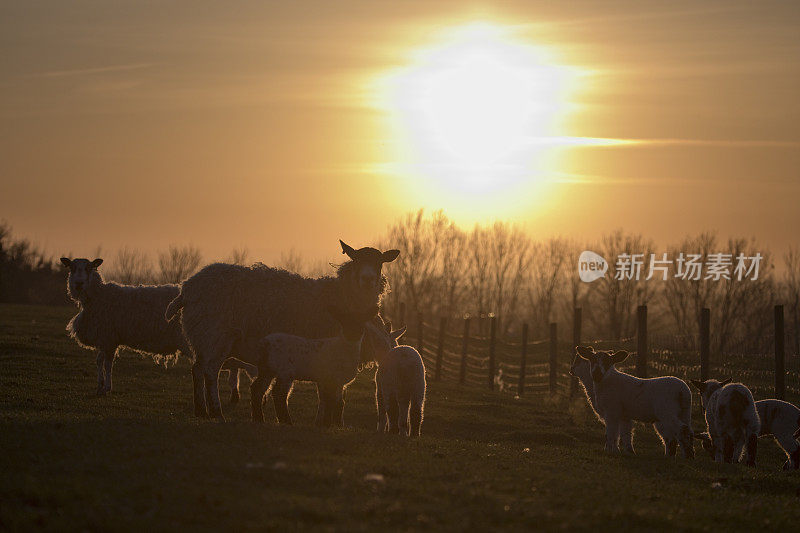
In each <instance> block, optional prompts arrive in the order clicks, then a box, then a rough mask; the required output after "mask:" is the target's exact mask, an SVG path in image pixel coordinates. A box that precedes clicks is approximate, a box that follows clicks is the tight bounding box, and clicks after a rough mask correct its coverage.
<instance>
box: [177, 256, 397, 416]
mask: <svg viewBox="0 0 800 533" xmlns="http://www.w3.org/2000/svg"><path fill="white" fill-rule="evenodd" d="M339 242H340V244H341V245H342V253H344V254H347V256H348V257H349V258H350V260H349V261H347V262H345V263H343V264H342V265H340V266H339V267H338V269H337V273H336V276H335V277H330V276H327V277H322V278H317V279H310V278H306V277H303V276H301V275H299V274H295V273H292V272H287V271H286V270H281V269H276V268H271V267H267V266H265V265H263V264H260V263H257V264H255V265H253V266H251V267H244V266H239V265H229V264H223V263H216V264H212V265H209V266H206V267H205V268H203V269H201V270H200V271H199V272H198V273H197V274H195V275H194V276H192V277H190V278H189V279H187V280H185V281H184V282H183V284H182V285H181V288H180V294H179V295H178V296H177V297H176V298H175V299H174V300H173V301H172V303H170V305H169V306H168V307H167V311H166V314H165V316H166V318H167V320H174V319H175V318H176V317H177V316H178V315H180V316H181V324H182V327H183V332H184V336H185V337H186V339H187V340H188V342H189V345H190V346H191V348H192V350H193V351H194V354H195V358H196V359H195V364H194V366H193V367H192V377H193V378H194V406H195V415H196V416H199V417H208V415H209V408H210V412H211V415H212V416H213V417H215V418H217V419H219V420H224V417H223V414H222V409H221V406H220V403H219V392H218V388H217V374H218V371H219V368H220V365H222V362H223V361H224V360H225V359H227V358H228V357H231V356H233V355H235V357H236V358H237V359H240V360H243V361H246V362H248V363H257V362H258V358H259V350H258V347H259V342H260V341H261V339H263V338H264V337H265V336H266V335H268V334H270V333H286V334H290V335H297V336H300V337H306V338H312V339H313V338H325V337H332V336H335V335H337V334H338V324H337V323H336V321H335V320H334V319H333V317H331V316H330V315H329V314H328V313H326V312H325V309H326V307H328V306H336V307H338V308H340V309H341V310H342V311H344V312H349V313H363V312H366V311H369V310H371V309H372V308H373V307H375V306H376V305H377V306H380V302H381V298H382V297H383V295H384V294H385V292H386V290H387V281H386V278H385V277H384V276H383V275H382V274H381V267H382V266H383V264H384V263H389V262H391V261H394V260H395V259H396V258H397V256H398V255H400V251H399V250H388V251H386V252H381V251H379V250H376V249H375V248H369V247H367V248H361V249H359V250H355V249H353V248H351V247H350V246H348V245H347V244H345V243H344V242H342V241H339ZM206 396H207V397H208V398H209V402H208V403H209V404H210V405H207V402H206ZM340 407H343V404H342V405H341V406H340Z"/></svg>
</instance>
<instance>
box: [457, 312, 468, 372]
mask: <svg viewBox="0 0 800 533" xmlns="http://www.w3.org/2000/svg"><path fill="white" fill-rule="evenodd" d="M467 348H469V317H468V316H467V317H464V344H462V345H461V368H460V369H459V373H458V383H459V384H462V385H463V384H464V381H465V380H466V379H467Z"/></svg>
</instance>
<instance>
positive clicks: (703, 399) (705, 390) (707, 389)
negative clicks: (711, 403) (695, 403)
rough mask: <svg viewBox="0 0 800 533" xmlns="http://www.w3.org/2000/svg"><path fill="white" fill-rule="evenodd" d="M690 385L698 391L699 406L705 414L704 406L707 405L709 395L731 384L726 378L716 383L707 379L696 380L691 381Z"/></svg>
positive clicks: (729, 379) (714, 380)
mask: <svg viewBox="0 0 800 533" xmlns="http://www.w3.org/2000/svg"><path fill="white" fill-rule="evenodd" d="M691 382H692V385H693V386H694V387H695V388H696V389H697V390H698V391H700V404H701V405H702V406H703V412H704V413H705V412H706V405H707V404H708V400H709V398H711V395H712V394H714V393H715V392H717V391H718V390H719V389H721V388H722V387H724V386H725V385H727V384H728V383H730V382H731V378H728V379H726V380H724V381H717V380H716V379H707V380H705V381H699V380H697V379H693V380H691Z"/></svg>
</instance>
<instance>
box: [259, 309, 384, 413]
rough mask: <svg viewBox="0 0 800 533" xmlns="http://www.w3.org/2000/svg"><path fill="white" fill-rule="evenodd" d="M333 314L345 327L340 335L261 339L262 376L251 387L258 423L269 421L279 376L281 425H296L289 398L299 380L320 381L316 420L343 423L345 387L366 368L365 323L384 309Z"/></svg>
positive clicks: (276, 400) (279, 335)
mask: <svg viewBox="0 0 800 533" xmlns="http://www.w3.org/2000/svg"><path fill="white" fill-rule="evenodd" d="M328 312H329V313H330V314H331V316H332V317H333V318H334V319H335V320H336V321H337V322H338V323H339V324H340V325H341V327H342V331H341V333H340V334H339V336H337V337H331V338H327V339H307V338H304V337H297V336H295V335H287V334H285V333H272V334H270V335H267V336H266V337H264V338H263V339H262V340H261V341H260V342H259V343H258V352H259V354H260V355H259V359H258V378H256V380H255V381H254V382H253V384H252V385H251V386H250V401H251V403H252V412H253V421H254V422H263V421H264V412H263V409H262V402H263V399H264V395H265V394H266V392H267V390H268V389H269V386H270V384H271V382H272V379H273V377H274V378H275V385H274V386H273V388H272V400H273V402H274V403H275V413H276V414H277V416H278V422H280V423H281V424H289V425H291V424H292V417H291V416H290V415H289V407H288V404H287V402H288V397H289V394H290V393H291V390H292V385H293V384H294V382H295V381H297V380H300V381H314V382H316V384H317V392H318V394H319V399H320V407H319V409H318V410H317V420H316V424H317V425H320V426H326V427H327V426H331V425H332V424H335V425H339V424H340V423H341V415H340V410H339V408H338V406H339V405H340V404H341V403H342V397H343V390H344V388H345V387H347V385H349V384H350V383H351V382H352V381H353V380H354V379H355V378H356V375H357V374H358V371H359V368H360V366H361V341H362V339H363V338H364V327H365V323H366V322H367V321H369V320H372V318H373V317H374V316H375V315H376V314H377V313H378V308H377V306H376V307H375V308H373V309H372V310H370V311H368V312H366V313H364V312H362V313H350V312H343V311H341V310H339V309H336V308H329V309H328Z"/></svg>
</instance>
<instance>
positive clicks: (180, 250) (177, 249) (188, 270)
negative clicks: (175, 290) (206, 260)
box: [158, 244, 203, 283]
mask: <svg viewBox="0 0 800 533" xmlns="http://www.w3.org/2000/svg"><path fill="white" fill-rule="evenodd" d="M202 257H203V256H202V254H201V253H200V249H199V248H197V247H195V246H192V245H188V246H177V245H174V244H173V245H170V247H169V249H168V250H167V251H166V252H158V268H159V280H160V282H161V283H180V282H181V281H183V280H185V279H186V278H188V277H189V276H191V275H192V274H194V272H195V271H196V270H197V268H198V267H199V266H200V261H202Z"/></svg>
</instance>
